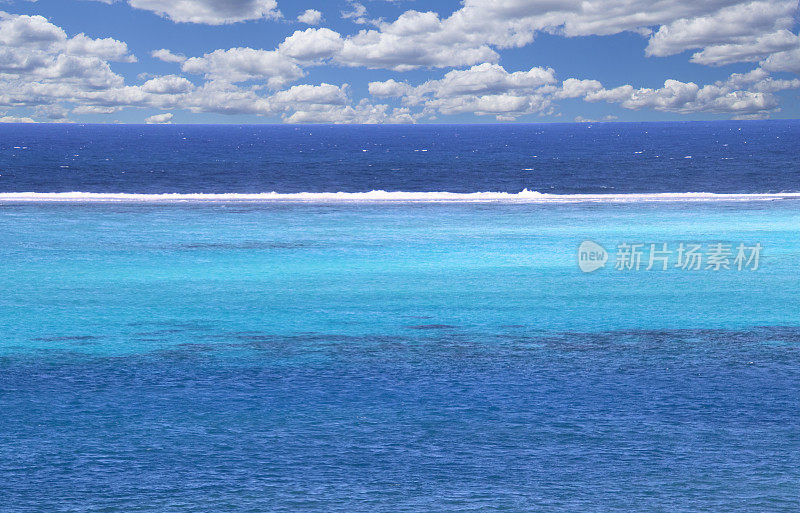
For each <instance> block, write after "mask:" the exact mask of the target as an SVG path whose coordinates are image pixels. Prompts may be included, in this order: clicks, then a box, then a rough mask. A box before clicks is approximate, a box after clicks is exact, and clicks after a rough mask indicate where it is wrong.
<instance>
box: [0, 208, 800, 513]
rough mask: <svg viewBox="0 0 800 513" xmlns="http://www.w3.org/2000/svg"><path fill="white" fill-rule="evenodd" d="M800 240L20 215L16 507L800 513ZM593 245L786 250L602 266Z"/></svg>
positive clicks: (676, 218) (459, 217) (465, 211)
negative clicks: (716, 261)
mask: <svg viewBox="0 0 800 513" xmlns="http://www.w3.org/2000/svg"><path fill="white" fill-rule="evenodd" d="M798 227H800V204H799V203H796V202H791V201H784V202H770V203H767V202H746V203H697V204H695V203H672V204H647V203H643V204H563V205H534V204H528V205H520V204H517V205H514V204H487V205H476V204H447V205H445V204H394V205H387V204H383V205H374V204H281V205H276V204H242V203H228V204H203V203H198V204H183V205H148V204H106V205H100V204H83V205H74V204H73V205H58V204H54V205H44V204H5V205H2V206H0V262H1V263H0V265H1V266H2V275H3V278H2V294H0V328H2V339H0V424H1V425H2V426H3V429H2V430H0V482H2V483H4V484H3V485H0V488H1V489H2V490H3V495H4V496H5V499H4V501H5V504H6V505H9V504H10V505H12V509H10V510H11V511H16V510H18V511H58V510H60V511H153V510H158V511H302V510H324V511H473V510H482V511H485V510H497V511H531V510H540V511H631V510H638V511H700V510H707V511H748V512H750V511H797V509H798V508H800V502H798V499H797V497H798V496H800V493H799V492H800V488H799V487H798V486H799V485H798V483H800V471H798V469H800V460H798V456H797V455H798V454H800V435H799V433H800V416H798V414H797V411H800V410H798V408H799V407H800V399H799V397H800V395H798V393H797V392H798V390H800V302H799V301H798V292H797V286H798V283H800V282H799V281H798V278H797V277H798V271H800V237H798V235H797V233H798ZM587 239H590V240H593V241H595V242H598V243H600V244H602V245H603V246H604V247H606V248H607V249H608V250H609V252H611V253H612V258H613V256H614V255H613V253H614V248H615V247H616V245H617V244H619V243H621V242H645V243H658V244H661V243H668V244H670V246H671V247H674V246H677V244H678V243H680V242H702V243H716V242H725V243H729V244H732V245H736V244H738V243H740V242H741V243H746V244H754V243H756V242H759V243H760V244H761V245H762V246H763V248H764V249H763V253H762V255H761V261H760V268H759V269H758V270H757V271H747V270H742V271H738V270H728V271H720V272H714V271H710V270H701V271H695V272H689V271H683V270H680V269H674V268H672V269H670V270H668V271H650V272H646V271H643V270H642V271H628V272H625V271H617V270H614V269H613V268H612V267H613V266H609V267H607V268H605V269H602V270H599V271H597V272H594V273H590V274H586V273H582V272H581V271H580V270H579V268H578V265H577V253H576V252H577V248H578V245H579V244H580V243H581V242H582V241H584V240H587ZM0 509H2V508H0Z"/></svg>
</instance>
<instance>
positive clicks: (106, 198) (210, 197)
mask: <svg viewBox="0 0 800 513" xmlns="http://www.w3.org/2000/svg"><path fill="white" fill-rule="evenodd" d="M796 199H800V192H787V193H762V194H718V193H709V192H683V193H670V192H663V193H662V192H660V193H630V194H546V193H541V192H536V191H529V190H527V189H526V190H523V191H521V192H517V193H510V192H470V193H459V192H403V191H394V192H392V191H370V192H298V193H279V192H265V193H254V194H241V193H189V194H187V193H160V194H134V193H96V192H44V193H43V192H5V193H0V202H40V203H43V202H60V203H188V202H197V203H202V202H212V203H213V202H249V203H280V202H286V203H357V202H365V203H628V202H687V201H688V202H702V201H706V202H711V201H774V200H796Z"/></svg>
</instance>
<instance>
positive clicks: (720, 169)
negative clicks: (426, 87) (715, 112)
mask: <svg viewBox="0 0 800 513" xmlns="http://www.w3.org/2000/svg"><path fill="white" fill-rule="evenodd" d="M799 146H800V121H783V120H782V121H725V122H708V123H702V122H691V123H678V122H675V123H601V124H574V123H573V124H539V125H462V126H458V125H440V126H436V125H433V126H431V125H425V126H284V125H280V126H263V125H248V126H231V125H215V126H202V125H181V126H169V125H167V126H152V125H151V126H135V125H134V126H130V125H119V126H117V125H41V126H40V125H36V126H32V125H0V175H2V176H0V192H72V191H82V192H127V193H163V192H170V193H197V192H237V193H258V192H271V191H277V192H285V193H289V192H303V191H307V192H336V191H346V192H365V191H371V190H387V191H450V192H476V191H501V192H517V191H520V190H522V189H524V188H527V189H529V190H535V191H539V192H543V193H557V194H573V193H608V192H614V193H647V192H725V193H757V192H790V191H793V192H797V191H800V163H799V162H798V159H797V148H798V147H799Z"/></svg>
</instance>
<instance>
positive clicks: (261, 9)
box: [0, 0, 800, 123]
mask: <svg viewBox="0 0 800 513" xmlns="http://www.w3.org/2000/svg"><path fill="white" fill-rule="evenodd" d="M95 1H98V2H103V3H113V1H114V0H95ZM119 1H120V2H122V0H119ZM126 2H127V4H128V5H129V6H130V8H133V9H138V10H142V11H148V12H150V13H152V14H153V15H155V16H160V17H163V18H164V19H166V20H169V21H172V22H174V23H180V24H190V25H192V24H193V25H212V26H220V28H219V29H220V30H230V31H233V33H234V34H235V31H236V27H237V26H238V25H237V24H240V23H245V22H248V21H249V22H251V23H252V22H254V21H253V20H256V21H255V22H258V23H264V24H276V30H283V29H285V28H287V27H291V23H293V24H295V25H297V24H298V23H299V24H301V28H295V29H294V30H292V29H291V28H290V29H289V30H287V31H286V35H285V36H283V37H282V42H280V43H279V44H277V45H276V46H275V47H272V48H252V47H246V46H230V47H226V48H218V49H215V50H213V51H208V52H206V53H202V54H198V55H182V54H181V53H180V52H177V51H174V50H173V49H170V48H157V47H154V48H149V49H147V53H146V54H144V55H139V56H138V57H137V56H135V55H133V53H132V52H131V51H130V49H129V45H128V44H127V43H126V42H124V41H120V40H118V39H116V38H114V37H113V35H104V37H90V36H87V35H86V34H85V33H77V34H69V33H67V31H65V30H64V29H63V28H61V27H59V26H58V25H56V24H55V23H53V22H52V21H50V20H48V19H47V18H45V17H43V16H40V15H21V14H12V13H8V12H2V11H0V118H1V119H3V120H6V121H9V120H12V121H13V120H20V119H24V120H37V121H48V120H49V121H66V120H70V119H73V118H80V117H81V116H100V115H105V116H112V117H113V115H114V114H115V113H117V112H119V111H121V110H124V109H140V110H142V111H143V116H142V119H144V118H145V117H146V118H147V120H148V122H157V123H164V122H170V121H172V120H173V118H174V116H173V112H179V111H180V112H185V113H189V115H191V114H203V113H218V114H227V115H231V116H237V115H257V116H263V117H264V118H267V119H271V120H272V119H278V120H282V121H285V122H290V123H311V122H324V123H408V122H416V121H428V120H438V119H447V118H448V117H449V116H464V115H471V116H478V117H481V116H491V117H493V118H494V119H496V120H499V121H513V120H516V119H520V118H524V119H529V117H530V116H554V115H556V116H557V115H558V113H559V107H560V105H561V103H562V102H564V101H576V100H577V101H583V102H585V104H586V105H590V104H607V105H611V106H616V107H617V108H621V109H627V110H648V111H652V112H666V113H677V114H698V113H707V114H710V115H722V116H726V117H733V118H763V117H768V116H769V115H771V114H774V113H777V112H779V111H780V109H781V107H782V106H781V101H780V97H779V95H777V94H776V93H778V92H780V91H784V90H791V89H798V88H800V79H798V78H797V76H796V75H797V74H798V73H800V64H798V63H800V36H798V34H797V33H796V26H795V17H796V15H797V13H798V4H797V2H796V1H784V0H757V1H746V2H731V1H720V0H708V1H705V2H696V1H688V0H669V1H663V2H652V1H644V0H589V1H577V0H574V1H573V0H564V1H559V2H552V1H547V0H501V1H498V0H465V1H464V2H463V4H462V5H461V7H460V8H459V9H457V10H456V11H455V12H453V13H452V14H450V15H449V16H442V15H441V14H440V13H438V12H435V11H425V12H423V11H417V10H406V11H405V12H402V13H401V14H400V15H399V16H397V17H396V18H394V19H392V20H388V21H387V20H383V19H372V18H370V16H369V13H368V10H367V9H366V7H364V6H363V5H362V4H360V3H357V2H353V1H350V2H349V5H348V10H346V11H342V12H338V11H337V12H335V13H323V12H321V11H318V10H315V9H310V8H307V6H305V5H295V6H293V7H292V9H291V12H297V13H299V14H298V15H297V16H296V18H297V19H296V21H291V22H290V21H287V20H286V19H285V18H283V14H282V12H281V10H280V9H281V8H283V9H284V10H286V6H284V5H283V4H281V5H278V3H276V2H275V1H274V0H224V1H221V0H214V1H212V0H179V1H165V0H126ZM287 4H288V3H287ZM331 16H338V17H340V18H344V19H346V20H348V21H349V22H351V25H352V27H353V31H352V33H349V34H348V33H343V32H341V31H336V30H333V29H331V28H328V27H324V26H320V25H321V24H324V20H325V19H326V18H328V17H331ZM281 20H282V21H281ZM223 26H224V27H223ZM303 26H304V27H303ZM88 28H91V27H88ZM96 30H97V29H96V28H95V29H94V30H93V31H96ZM622 33H635V34H638V35H639V37H641V40H642V54H643V55H644V56H646V57H647V58H652V59H658V58H665V57H668V56H674V55H680V54H683V53H686V55H687V60H688V61H689V62H690V63H692V64H693V65H697V66H702V67H710V68H717V67H722V66H728V65H731V64H741V63H749V65H750V67H751V68H750V71H749V72H736V73H733V72H732V73H729V74H727V78H724V79H720V80H714V81H713V82H711V83H696V82H694V81H687V80H678V79H675V78H672V77H669V76H666V77H663V85H660V86H659V87H642V86H640V85H637V84H629V83H621V84H620V83H616V84H609V85H605V84H603V83H602V82H601V81H599V80H597V79H596V78H594V77H591V76H588V77H587V76H580V77H570V76H560V75H559V71H558V63H557V62H556V63H554V64H553V67H541V66H534V67H530V68H528V69H517V70H508V69H506V67H505V66H504V64H503V53H504V51H507V50H509V49H514V48H528V47H530V48H535V47H536V38H537V36H539V35H541V34H548V35H554V36H557V37H564V38H574V37H589V36H603V37H613V36H615V35H619V34H622ZM137 53H139V52H138V51H137ZM140 59H148V60H152V61H153V62H157V61H163V62H165V63H169V64H170V65H171V66H173V71H172V72H171V73H168V74H143V75H141V78H139V79H138V80H131V79H130V77H128V78H126V77H124V76H123V74H121V73H119V72H117V71H115V69H114V68H115V66H117V65H118V64H119V63H132V62H136V61H137V60H140ZM323 68H324V69H332V70H338V72H339V73H338V75H339V76H344V77H350V75H351V73H350V71H349V70H380V71H381V72H382V74H383V75H384V76H385V79H384V80H370V81H365V83H363V84H355V83H352V80H342V81H338V82H337V83H328V82H326V81H319V82H313V81H309V80H308V77H309V75H310V74H313V72H314V70H318V69H323ZM418 69H428V70H438V71H435V73H437V74H438V78H434V79H428V80H424V81H420V82H417V83H414V82H412V81H411V80H409V79H408V78H406V75H407V72H409V71H411V70H418ZM329 75H330V74H329ZM366 82H368V83H366ZM355 85H359V86H361V87H359V89H365V90H367V91H368V94H364V95H361V97H358V95H356V94H355V93H354V92H353V91H354V89H355V87H354V86H355ZM184 119H186V118H184Z"/></svg>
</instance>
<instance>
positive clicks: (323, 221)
mask: <svg viewBox="0 0 800 513" xmlns="http://www.w3.org/2000/svg"><path fill="white" fill-rule="evenodd" d="M798 226H800V208H798V205H797V203H794V202H785V203H766V202H765V203H745V204H708V205H705V204H704V205H691V204H670V205H647V204H643V205H642V204H640V205H436V204H428V205H246V204H222V205H208V204H205V205H203V204H195V205H183V206H181V205H166V206H165V205H161V206H148V205H136V204H133V205H84V206H75V205H50V206H42V205H6V206H4V207H3V215H2V217H1V218H0V237H1V238H2V243H1V244H0V259H1V260H2V262H3V267H4V273H3V274H4V287H5V289H6V291H5V293H4V294H3V297H2V299H1V300H0V301H2V303H0V320H2V325H3V327H4V333H5V340H4V343H3V351H4V352H9V351H10V352H13V351H18V350H28V349H32V348H49V349H54V348H58V349H66V348H69V349H70V350H75V351H87V352H99V353H111V354H116V353H129V352H146V351H148V350H150V349H154V348H162V347H164V346H168V345H170V344H171V343H174V342H179V341H180V342H183V341H185V340H183V337H184V336H185V335H188V333H186V334H182V335H181V336H166V337H164V336H162V337H142V336H139V335H137V333H138V332H141V331H146V330H142V329H141V326H145V325H148V324H154V325H155V324H167V323H170V322H174V323H181V324H195V325H197V327H198V329H199V328H200V327H201V326H205V327H209V328H211V327H213V329H215V330H218V331H225V330H227V331H237V330H238V331H242V330H251V331H259V332H264V333H269V334H272V335H296V334H303V333H308V332H317V333H320V334H335V335H354V336H364V335H396V334H404V335H410V336H413V335H414V333H415V332H414V331H409V329H408V326H411V325H426V324H442V325H448V326H452V330H454V332H458V333H464V334H471V335H475V336H479V335H496V334H498V333H509V334H513V333H519V332H520V330H522V332H525V333H528V332H531V333H539V332H561V331H579V332H582V331H590V332H600V331H608V330H623V329H681V328H691V329H697V328H729V329H740V328H748V327H753V326H776V325H778V326H780V325H797V324H799V323H800V308H799V307H798V303H797V301H796V300H797V290H796V287H797V283H798V282H797V279H796V277H797V275H798V270H799V268H800V237H798V236H797V229H798ZM583 240H593V241H596V242H598V243H600V244H602V245H603V246H604V247H606V249H607V250H608V251H609V252H610V253H612V259H613V256H614V255H613V254H614V252H615V248H616V246H617V244H619V243H622V242H629V243H630V242H644V243H648V244H649V243H656V244H658V245H659V246H660V245H661V244H662V243H668V244H669V247H670V248H672V249H676V248H677V245H678V244H679V243H680V242H701V243H708V244H710V243H716V242H726V243H729V244H731V245H732V246H736V245H737V244H739V243H746V244H748V245H750V244H754V243H756V242H759V243H761V244H762V246H763V247H764V249H763V251H762V255H761V261H760V268H759V269H758V270H757V271H748V270H742V271H738V270H735V269H734V270H730V271H724V270H723V271H720V272H714V271H710V270H708V271H706V270H700V271H694V272H692V271H686V270H681V269H674V268H671V269H669V270H667V271H656V270H653V271H649V272H647V271H644V270H640V271H638V272H637V271H619V270H614V269H613V268H612V264H613V262H611V263H609V264H608V265H607V267H606V268H605V269H602V270H600V271H597V272H595V273H592V274H585V273H582V272H580V270H579V269H578V267H577V265H576V259H577V247H578V245H579V244H580V243H581V241H583ZM673 258H674V257H673ZM645 266H646V257H645ZM645 266H643V268H644V267H645ZM509 325H514V326H515V327H514V328H509V327H508V326H509ZM516 326H519V327H516ZM176 333H177V332H176ZM71 336H95V337H98V339H97V341H96V342H95V343H92V344H80V345H76V344H56V345H55V347H54V345H53V344H52V343H50V342H47V341H46V340H45V341H42V340H40V341H37V340H34V339H36V338H43V339H47V338H54V337H71ZM145 338H146V340H145ZM76 346H77V347H76Z"/></svg>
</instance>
